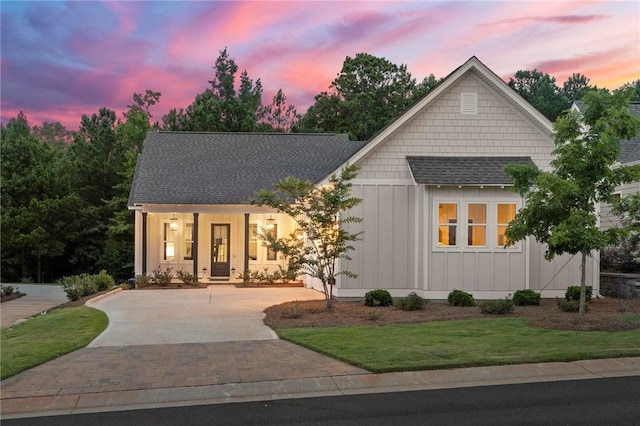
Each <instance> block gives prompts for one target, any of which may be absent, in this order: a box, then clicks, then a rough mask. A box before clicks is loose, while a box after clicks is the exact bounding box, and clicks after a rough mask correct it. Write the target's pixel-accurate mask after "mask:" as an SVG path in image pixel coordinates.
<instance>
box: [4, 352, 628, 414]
mask: <svg viewBox="0 0 640 426" xmlns="http://www.w3.org/2000/svg"><path fill="white" fill-rule="evenodd" d="M626 376H640V357H636V358H616V359H601V360H584V361H575V362H567V363H564V362H552V363H541V364H522V365H506V366H494V367H473V368H461V369H454V370H431V371H413V372H402V373H385V374H363V375H346V376H331V377H318V378H309V379H289V380H276V381H266V382H250V383H225V384H220V385H208V386H188V387H175V388H157V389H140V390H125V391H114V392H99V393H85V394H74V395H54V396H42V397H37V396H34V397H28V398H13V399H3V400H2V418H3V419H15V418H26V417H41V416H52V415H64V414H80V413H95V412H108V411H124V410H139V409H149V408H165V407H182V406H192V405H209V404H224V403H230V402H250V401H270V400H277V399H297V398H311V397H322V396H340V395H356V394H366V393H386V392H407V391H417V390H434V389H453V388H463V387H474V386H496V385H505V384H520V383H537V382H553V381H565V380H587V379H599V378H609V377H626Z"/></svg>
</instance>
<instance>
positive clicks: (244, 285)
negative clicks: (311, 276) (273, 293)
mask: <svg viewBox="0 0 640 426" xmlns="http://www.w3.org/2000/svg"><path fill="white" fill-rule="evenodd" d="M235 286H236V288H270V287H274V288H289V287H304V284H303V283H302V281H292V282H288V283H273V284H258V283H236V284H235Z"/></svg>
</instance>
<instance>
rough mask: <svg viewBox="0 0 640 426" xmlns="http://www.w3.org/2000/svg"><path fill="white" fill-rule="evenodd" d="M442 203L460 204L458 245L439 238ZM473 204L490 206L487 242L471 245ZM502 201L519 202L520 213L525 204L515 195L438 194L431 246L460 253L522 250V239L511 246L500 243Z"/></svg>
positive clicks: (432, 209)
mask: <svg viewBox="0 0 640 426" xmlns="http://www.w3.org/2000/svg"><path fill="white" fill-rule="evenodd" d="M440 204H456V205H457V208H456V210H457V218H456V224H455V225H456V245H455V246H441V245H439V241H438V238H437V237H436V236H437V235H439V227H440V217H439V210H438V209H439V206H440ZM469 204H484V205H485V206H486V223H485V224H484V226H485V239H486V245H485V246H470V245H468V235H467V234H466V232H468V225H469V223H468V215H469ZM498 204H515V205H516V213H517V212H518V210H520V209H521V207H522V204H521V203H520V202H519V201H518V200H515V199H511V200H504V199H501V198H500V199H491V198H477V197H473V198H467V197H464V196H463V197H438V198H434V199H433V206H432V207H431V213H432V217H433V221H432V224H431V225H432V226H431V230H432V232H433V238H432V239H431V242H430V247H431V250H432V251H433V252H435V253H443V252H459V253H499V252H509V253H522V250H523V247H522V243H521V242H519V241H518V242H516V243H515V244H514V245H513V246H511V247H506V248H505V247H502V246H499V245H498V243H497V241H496V237H497V235H498Z"/></svg>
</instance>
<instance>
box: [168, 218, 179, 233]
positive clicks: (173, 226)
mask: <svg viewBox="0 0 640 426" xmlns="http://www.w3.org/2000/svg"><path fill="white" fill-rule="evenodd" d="M169 230H171V231H177V230H178V218H177V217H175V216H174V217H172V218H171V219H169Z"/></svg>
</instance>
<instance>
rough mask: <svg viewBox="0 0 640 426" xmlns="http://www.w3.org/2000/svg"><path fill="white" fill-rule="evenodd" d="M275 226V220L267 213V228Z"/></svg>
mask: <svg viewBox="0 0 640 426" xmlns="http://www.w3.org/2000/svg"><path fill="white" fill-rule="evenodd" d="M275 226H276V220H275V219H274V218H273V217H271V215H269V219H267V226H266V228H267V229H273V228H275Z"/></svg>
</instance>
